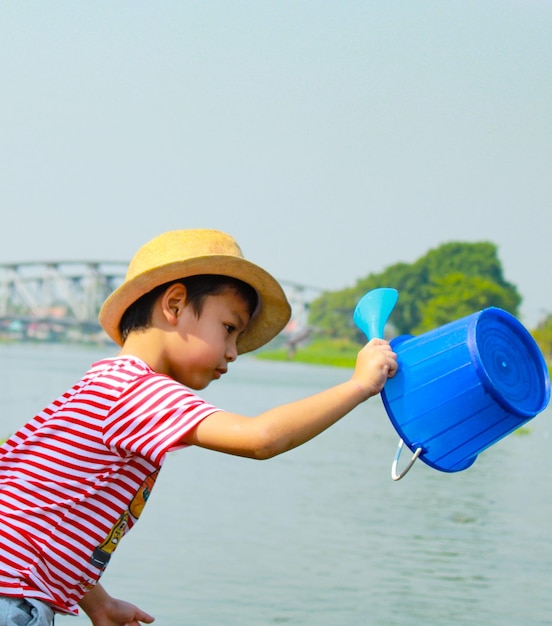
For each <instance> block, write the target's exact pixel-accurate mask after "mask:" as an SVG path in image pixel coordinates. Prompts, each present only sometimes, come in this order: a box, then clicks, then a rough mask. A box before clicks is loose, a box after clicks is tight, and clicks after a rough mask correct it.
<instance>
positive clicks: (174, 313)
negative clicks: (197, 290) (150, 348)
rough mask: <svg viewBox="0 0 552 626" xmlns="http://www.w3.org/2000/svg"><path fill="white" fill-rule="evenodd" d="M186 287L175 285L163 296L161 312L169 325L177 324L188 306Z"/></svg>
mask: <svg viewBox="0 0 552 626" xmlns="http://www.w3.org/2000/svg"><path fill="white" fill-rule="evenodd" d="M186 295H187V294H186V287H184V285H182V284H181V283H174V285H171V286H170V287H167V290H166V291H165V293H164V294H163V295H162V296H161V310H162V312H163V315H164V316H165V319H166V320H167V321H168V322H169V324H175V323H176V322H177V321H178V318H179V317H180V314H181V313H182V311H183V310H184V307H185V306H186Z"/></svg>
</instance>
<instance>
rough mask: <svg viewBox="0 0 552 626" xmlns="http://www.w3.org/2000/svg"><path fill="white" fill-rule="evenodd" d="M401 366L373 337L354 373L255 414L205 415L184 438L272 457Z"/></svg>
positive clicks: (316, 429) (376, 389)
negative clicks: (348, 377)
mask: <svg viewBox="0 0 552 626" xmlns="http://www.w3.org/2000/svg"><path fill="white" fill-rule="evenodd" d="M396 371H397V357H396V354H395V353H394V352H393V351H392V349H391V346H390V345H389V343H388V342H387V341H384V340H382V339H372V340H371V341H370V342H369V343H368V344H366V346H365V347H364V348H363V349H362V350H361V351H360V352H359V354H358V357H357V363H356V367H355V370H354V372H353V375H352V376H351V378H350V379H349V380H348V381H347V382H344V383H342V384H340V385H336V386H335V387H331V388H330V389H326V390H325V391H322V392H320V393H317V394H315V395H313V396H309V397H308V398H304V399H302V400H298V401H296V402H291V403H289V404H284V405H281V406H279V407H276V408H274V409H270V410H268V411H265V412H264V413H261V414H260V415H258V416H257V417H254V418H250V417H244V416H242V415H237V414H235V413H227V412H224V411H219V412H216V413H213V414H212V415H210V416H209V417H207V418H205V419H204V420H203V421H202V422H201V423H200V424H198V426H197V427H196V428H195V429H194V430H193V431H191V432H190V433H189V434H188V435H187V436H186V437H185V439H184V443H188V444H192V445H196V446H201V447H203V448H209V449H211V450H217V451H220V452H226V453H229V454H236V455H239V456H246V457H251V458H257V459H268V458H271V457H273V456H276V455H278V454H281V453H282V452H286V451H288V450H291V449H292V448H295V447H297V446H300V445H301V444H303V443H305V442H307V441H309V440H310V439H312V438H313V437H316V436H317V435H319V434H320V433H321V432H322V431H324V430H326V429H327V428H329V427H330V426H332V425H333V424H335V423H336V422H337V421H338V420H340V419H341V418H342V417H343V416H345V415H346V414H347V413H349V412H350V411H351V410H352V409H354V408H355V407H356V406H358V405H359V404H360V403H362V402H364V401H365V400H367V399H368V398H370V397H371V396H374V395H376V394H378V393H379V392H380V391H381V390H382V389H383V386H384V385H385V382H386V381H387V378H389V377H391V376H394V375H395V373H396Z"/></svg>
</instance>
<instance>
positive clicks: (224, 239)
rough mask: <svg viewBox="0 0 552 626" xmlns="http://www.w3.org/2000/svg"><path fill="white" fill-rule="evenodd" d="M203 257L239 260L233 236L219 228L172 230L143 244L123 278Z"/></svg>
mask: <svg viewBox="0 0 552 626" xmlns="http://www.w3.org/2000/svg"><path fill="white" fill-rule="evenodd" d="M204 256H232V257H238V258H241V259H243V254H242V251H241V249H240V247H239V246H238V244H237V243H236V241H235V240H234V238H233V237H231V236H230V235H227V234H226V233H223V232H221V231H219V230H211V229H208V228H202V229H201V228H200V229H194V230H172V231H169V232H167V233H163V234H162V235H159V236H157V237H155V238H154V239H152V240H151V241H149V242H148V243H146V244H144V245H143V246H142V247H141V248H140V249H139V250H138V252H136V254H135V255H134V257H133V258H132V260H131V262H130V264H129V266H128V270H127V274H126V280H127V281H128V280H131V279H132V278H135V277H136V276H140V275H141V274H143V273H145V272H147V271H149V270H150V269H152V268H156V267H159V266H166V265H170V264H172V263H177V262H182V261H187V260H190V259H197V258H200V257H204Z"/></svg>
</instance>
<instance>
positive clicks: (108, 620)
mask: <svg viewBox="0 0 552 626" xmlns="http://www.w3.org/2000/svg"><path fill="white" fill-rule="evenodd" d="M89 617H90V620H91V621H92V624H94V626H140V625H141V624H151V623H152V622H153V621H154V619H155V618H154V617H152V616H151V615H149V614H148V613H146V612H145V611H142V610H141V609H139V608H138V607H137V606H134V604H131V603H130V602H125V601H124V600H117V598H110V600H109V602H106V603H105V604H104V605H103V606H102V607H101V609H100V610H99V611H98V612H97V613H94V614H93V615H90V616H89Z"/></svg>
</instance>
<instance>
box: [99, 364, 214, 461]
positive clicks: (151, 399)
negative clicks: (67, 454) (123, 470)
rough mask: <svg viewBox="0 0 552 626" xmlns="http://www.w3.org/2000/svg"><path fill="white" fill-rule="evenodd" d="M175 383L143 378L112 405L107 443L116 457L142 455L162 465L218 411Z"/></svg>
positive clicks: (164, 378)
mask: <svg viewBox="0 0 552 626" xmlns="http://www.w3.org/2000/svg"><path fill="white" fill-rule="evenodd" d="M219 410H220V409H218V408H217V407H215V406H213V405H212V404H209V403H207V402H205V401H204V400H203V399H201V398H200V397H199V396H197V395H196V394H194V393H193V392H192V391H190V390H189V389H188V388H187V387H184V386H183V385H181V384H180V383H178V382H176V381H175V380H173V379H171V378H169V377H167V376H162V375H160V374H156V373H151V374H148V375H144V376H141V377H140V378H138V379H137V380H136V381H135V382H134V383H133V384H132V385H131V386H129V387H128V388H127V389H126V390H125V391H124V392H123V393H122V394H121V396H120V398H119V399H118V401H116V402H115V403H114V404H113V407H112V408H111V410H110V412H109V414H108V415H107V417H106V421H105V426H104V441H105V444H106V445H107V446H108V447H109V448H110V449H111V450H112V451H113V452H116V453H117V454H119V455H121V456H128V455H132V454H139V455H141V456H144V457H146V458H147V459H149V460H150V461H151V462H152V463H154V464H155V465H157V466H160V465H161V463H162V462H163V460H164V457H165V455H166V453H167V452H168V451H169V450H173V449H176V448H179V447H184V445H185V444H182V443H181V441H182V438H183V437H184V436H185V435H187V434H188V433H189V432H190V431H191V430H193V429H194V428H195V427H196V426H197V425H198V424H199V423H200V422H201V421H202V420H204V419H205V418H206V417H208V416H209V415H211V414H212V413H214V412H216V411H219Z"/></svg>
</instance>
